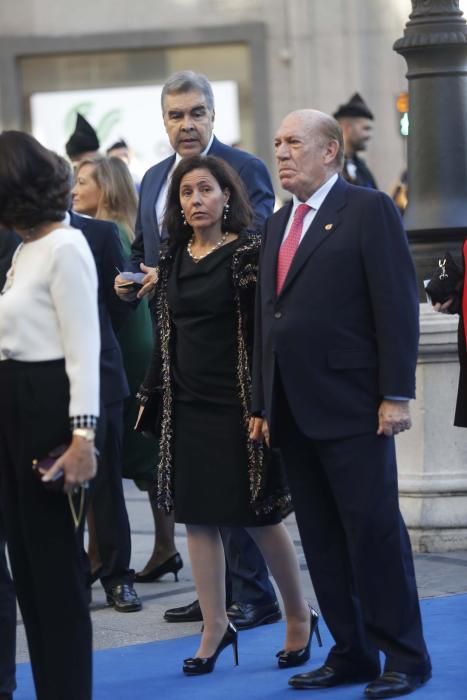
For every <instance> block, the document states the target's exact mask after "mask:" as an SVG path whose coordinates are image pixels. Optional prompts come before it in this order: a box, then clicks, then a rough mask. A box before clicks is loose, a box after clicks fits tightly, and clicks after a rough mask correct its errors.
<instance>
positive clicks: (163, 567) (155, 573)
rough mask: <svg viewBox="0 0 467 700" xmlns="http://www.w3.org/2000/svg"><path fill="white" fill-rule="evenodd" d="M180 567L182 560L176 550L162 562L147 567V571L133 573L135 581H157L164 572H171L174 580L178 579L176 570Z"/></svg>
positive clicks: (181, 566)
mask: <svg viewBox="0 0 467 700" xmlns="http://www.w3.org/2000/svg"><path fill="white" fill-rule="evenodd" d="M182 568H183V560H182V558H181V556H180V554H179V553H178V552H176V553H175V554H174V555H173V556H172V557H169V559H166V560H165V561H163V562H162V564H159V565H158V566H154V567H153V568H152V569H149V571H146V572H145V573H143V572H142V571H139V572H138V573H137V574H135V583H151V582H152V581H157V579H158V578H160V577H161V576H164V574H173V575H174V576H175V580H176V581H178V572H179V571H180V569H182Z"/></svg>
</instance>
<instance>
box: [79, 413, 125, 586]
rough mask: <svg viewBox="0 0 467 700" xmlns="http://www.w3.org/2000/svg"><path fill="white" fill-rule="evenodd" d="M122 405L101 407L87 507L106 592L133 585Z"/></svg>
mask: <svg viewBox="0 0 467 700" xmlns="http://www.w3.org/2000/svg"><path fill="white" fill-rule="evenodd" d="M122 441H123V401H116V402H114V403H111V404H108V405H102V404H101V415H100V418H99V428H98V432H97V436H96V446H97V448H98V450H99V452H100V459H99V468H98V470H97V476H96V478H95V479H93V481H92V482H91V488H90V503H91V507H92V511H93V516H94V526H95V534H96V540H97V548H98V551H99V555H100V558H101V562H102V571H101V573H100V580H101V582H102V585H103V586H104V588H105V589H106V590H109V589H110V588H112V587H113V586H116V585H118V584H120V583H132V582H133V580H134V571H133V569H130V568H129V566H130V558H131V532H130V522H129V520H128V513H127V509H126V504H125V496H124V493H123V484H122Z"/></svg>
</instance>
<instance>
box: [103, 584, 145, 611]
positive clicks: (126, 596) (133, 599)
mask: <svg viewBox="0 0 467 700" xmlns="http://www.w3.org/2000/svg"><path fill="white" fill-rule="evenodd" d="M106 594H107V602H108V604H109V605H112V606H113V608H114V609H115V610H116V611H117V612H138V610H141V608H142V607H143V606H142V605H141V601H140V599H139V598H138V596H137V593H136V591H135V589H134V588H133V586H132V585H131V584H129V583H119V584H118V586H113V588H109V590H108V591H106Z"/></svg>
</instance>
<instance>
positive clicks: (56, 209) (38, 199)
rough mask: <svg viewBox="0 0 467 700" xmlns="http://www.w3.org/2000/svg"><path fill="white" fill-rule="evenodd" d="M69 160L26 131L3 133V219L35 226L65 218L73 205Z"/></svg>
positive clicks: (12, 224)
mask: <svg viewBox="0 0 467 700" xmlns="http://www.w3.org/2000/svg"><path fill="white" fill-rule="evenodd" d="M71 186H72V174H71V169H70V166H69V165H68V163H67V162H66V160H65V159H64V158H61V157H60V156H58V155H57V154H56V153H53V151H49V150H48V149H47V148H44V146H42V145H41V144H40V143H39V141H36V139H35V138H33V137H32V136H30V135H29V134H26V133H24V132H23V131H3V132H2V133H1V134H0V223H2V224H3V225H4V226H6V227H7V228H13V229H14V228H19V229H31V228H34V227H35V226H38V225H40V224H43V223H46V222H50V221H62V220H63V219H64V217H65V212H66V211H67V210H68V209H69V208H70V205H71Z"/></svg>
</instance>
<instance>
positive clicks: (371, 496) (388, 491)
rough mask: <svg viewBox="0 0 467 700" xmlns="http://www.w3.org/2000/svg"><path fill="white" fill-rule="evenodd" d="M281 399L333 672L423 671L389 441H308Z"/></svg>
mask: <svg viewBox="0 0 467 700" xmlns="http://www.w3.org/2000/svg"><path fill="white" fill-rule="evenodd" d="M282 398H283V400H281V402H280V403H281V410H280V425H281V426H282V428H281V448H282V452H283V457H284V461H285V466H286V471H287V477H288V480H289V484H290V489H291V493H292V498H293V502H294V505H295V514H296V518H297V524H298V527H299V531H300V536H301V539H302V544H303V549H304V553H305V557H306V560H307V564H308V569H309V571H310V576H311V579H312V582H313V586H314V589H315V592H316V596H317V599H318V603H319V606H320V609H321V613H322V615H323V617H324V619H325V621H326V624H327V625H328V627H329V629H330V631H331V634H332V636H333V637H334V640H335V645H334V646H333V647H332V649H331V650H330V652H329V655H328V659H327V662H326V663H328V664H329V665H330V666H332V667H333V668H336V669H337V670H342V671H344V672H346V671H349V670H350V671H356V672H360V671H361V672H362V673H368V675H369V676H371V675H375V676H376V675H377V674H378V672H379V654H378V650H381V651H382V652H383V653H384V654H385V656H386V662H385V670H387V671H399V672H402V673H414V674H415V673H424V672H426V671H428V670H429V669H430V668H431V664H430V658H429V656H428V651H427V648H426V645H425V641H424V639H423V632H422V624H421V618H420V606H419V601H418V595H417V588H416V581H415V573H414V567H413V559H412V551H411V546H410V542H409V538H408V534H407V530H406V527H405V524H404V521H403V519H402V516H401V513H400V511H399V500H398V486H397V465H396V456H395V447H394V439H393V438H387V437H382V436H377V435H376V433H374V434H373V433H372V434H367V435H357V436H354V437H349V438H345V439H340V440H311V439H309V438H307V437H305V436H304V435H303V434H302V433H301V432H300V430H299V429H298V427H297V425H296V423H295V421H294V419H293V417H292V415H291V412H290V409H289V408H288V405H287V402H286V399H285V397H282Z"/></svg>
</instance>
